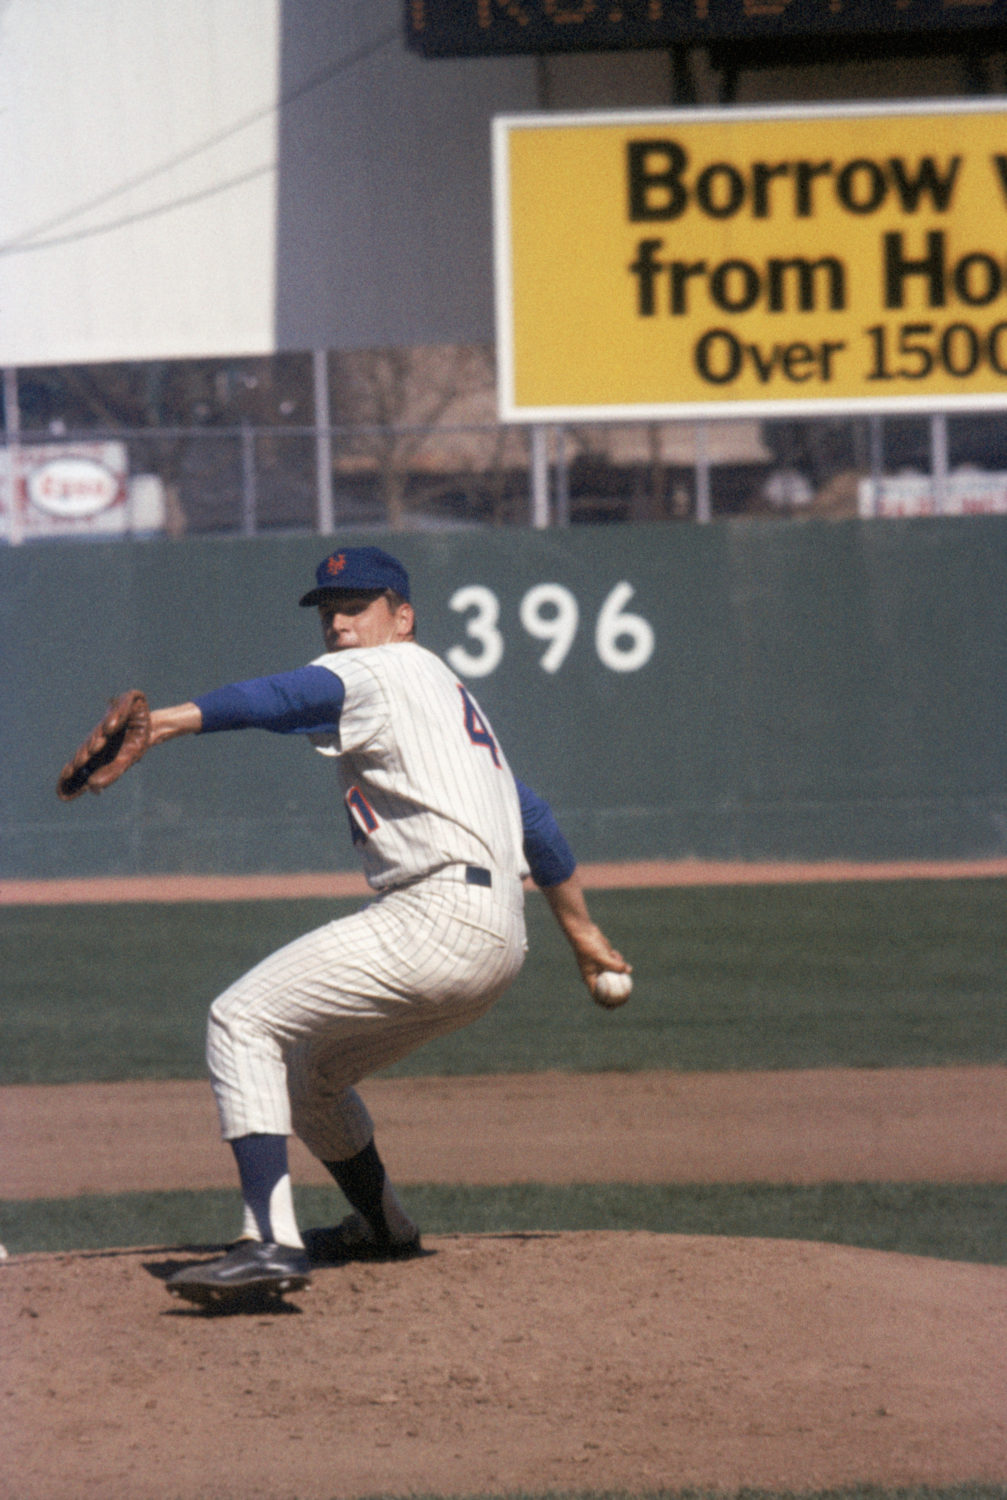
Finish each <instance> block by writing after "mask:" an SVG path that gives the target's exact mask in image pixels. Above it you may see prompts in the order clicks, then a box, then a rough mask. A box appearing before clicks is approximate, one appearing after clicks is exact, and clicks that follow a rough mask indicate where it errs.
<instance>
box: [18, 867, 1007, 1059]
mask: <svg viewBox="0 0 1007 1500" xmlns="http://www.w3.org/2000/svg"><path fill="white" fill-rule="evenodd" d="M590 899H591V906H592V910H593V911H594V913H595V914H596V916H597V917H598V919H599V921H600V922H601V923H602V925H603V926H604V927H605V929H606V930H607V931H608V932H609V933H610V935H611V937H612V939H613V941H614V942H615V943H616V945H617V946H618V947H620V948H621V949H622V950H623V951H624V952H625V953H626V955H627V956H628V957H629V958H630V959H631V960H632V962H633V964H634V966H635V980H636V987H635V992H634V995H633V999H632V1002H631V1003H630V1004H629V1005H628V1006H626V1007H625V1008H624V1009H622V1010H619V1011H615V1012H612V1013H605V1012H602V1011H600V1010H598V1009H597V1008H596V1007H595V1006H593V1005H591V1004H590V1002H589V1001H588V999H587V997H586V994H585V992H584V990H583V987H582V986H581V984H580V981H579V978H578V976H577V973H576V970H575V967H574V965H573V962H572V958H571V955H570V953H569V950H568V949H567V947H566V944H565V942H564V941H563V939H562V938H561V937H560V935H559V933H558V932H557V930H556V929H555V927H554V924H553V922H552V918H551V917H550V915H549V913H548V911H547V910H546V908H545V903H544V902H543V901H542V899H541V897H540V896H538V895H537V894H533V895H532V896H531V897H530V898H529V902H528V908H529V929H530V942H531V951H530V955H529V958H528V961H527V964H526V966H525V969H524V971H523V972H522V974H521V976H520V977H519V979H518V981H517V983H516V984H515V985H514V987H513V989H512V990H511V991H510V992H509V993H508V994H507V995H506V996H505V997H504V999H503V1000H502V1001H501V1002H500V1003H499V1004H498V1005H497V1006H496V1007H495V1008H494V1010H493V1011H492V1012H491V1013H490V1014H489V1015H488V1016H486V1017H484V1018H483V1019H482V1020H481V1021H478V1022H477V1023H476V1024H475V1025H474V1026H471V1027H468V1028H466V1029H465V1030H464V1031H461V1032H458V1033H456V1034H455V1035H453V1036H451V1037H447V1038H444V1039H442V1040H440V1041H437V1042H434V1043H431V1044H430V1045H428V1046H427V1047H425V1048H423V1049H422V1050H421V1051H420V1052H418V1053H416V1054H414V1055H413V1056H412V1057H411V1058H408V1059H406V1060H405V1061H404V1062H403V1063H401V1064H399V1065H398V1066H397V1067H396V1068H395V1069H394V1070H392V1071H394V1072H397V1073H400V1074H405V1073H412V1074H435V1073H450V1074H463V1073H491V1072H518V1071H526V1070H527V1071H533V1070H539V1069H547V1068H559V1069H566V1070H598V1069H624V1070H635V1069H640V1068H676V1069H684V1070H711V1069H713V1070H715V1069H724V1068H727V1069H732V1068H735V1069H736V1068H805V1067H829V1066H852V1067H882V1066H920V1065H924V1064H942V1063H963V1062H979V1063H1003V1062H1005V1061H1007V943H1004V941H1003V933H1004V930H1005V927H1007V881H1004V880H961V881H901V882H892V883H887V882H884V883H882V882H879V883H873V882H853V883H849V884H823V885H803V886H758V887H748V886H732V887H708V888H690V889H670V890H637V891H604V892H602V891H599V892H593V893H592V894H591V898H590ZM357 905H359V903H358V902H355V901H349V902H346V901H341V902H328V901H317V900H313V901H262V902H235V903H220V904H212V905H209V904H207V905H203V904H199V903H181V904H165V905H148V904H140V903H136V904H126V905H121V906H107V907H102V906H65V907H6V908H3V909H0V937H2V941H3V950H4V955H5V963H4V1005H3V1013H2V1016H3V1018H2V1027H3V1046H2V1050H0V1083H61V1082H71V1081H81V1080H113V1079H126V1078H169V1077H170V1078H187V1077H189V1078H191V1077H199V1076H202V1074H203V1071H204V1065H203V1029H204V1023H205V1017H206V1010H207V1007H208V1005H209V1003H210V1001H211V1000H212V999H213V997H214V995H215V994H217V993H218V992H219V990H221V989H222V988H223V987H224V986H225V985H226V984H227V983H228V982H229V981H230V980H231V979H233V978H235V977H236V976H238V975H239V974H241V973H242V972H243V971H244V970H245V969H246V968H248V967H249V966H250V965H251V964H253V963H254V962H256V961H257V960H258V959H259V958H261V957H263V956H264V955H265V954H267V953H269V952H270V951H271V950H272V949H273V948H275V947H277V946H279V945H280V944H281V943H283V942H286V941H289V940H290V939H291V938H293V937H296V936H297V935H299V934H300V933H301V932H303V931H305V930H307V929H308V928H309V927H312V926H317V925H318V924H320V923H321V922H324V921H326V920H328V919H330V918H331V917H332V916H333V915H337V916H338V915H341V914H342V913H344V912H346V911H348V910H352V909H354V908H355V907H356V906H357Z"/></svg>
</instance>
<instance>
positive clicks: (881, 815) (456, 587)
mask: <svg viewBox="0 0 1007 1500" xmlns="http://www.w3.org/2000/svg"><path fill="white" fill-rule="evenodd" d="M337 540H338V543H340V544H352V543H354V542H357V543H360V542H374V541H375V540H377V541H379V542H382V543H383V544H385V545H392V544H390V543H389V542H388V539H387V538H383V537H375V535H374V534H373V533H372V534H369V535H367V536H364V535H362V534H349V533H347V534H341V535H340V536H339V537H338V539H337ZM330 545H336V541H333V542H332V543H329V542H327V541H324V540H323V541H321V542H319V540H318V539H317V538H310V537H308V538H304V537H297V538H282V537H281V538H255V539H239V538H213V539H200V540H182V541H176V542H168V541H150V542H138V543H133V544H123V543H103V542H102V543H98V542H95V543H89V544H80V543H77V544H75V543H62V544H36V545H27V546H23V547H18V548H11V547H6V548H4V549H3V550H2V551H0V599H2V609H3V642H4V647H3V655H4V664H5V665H4V680H5V712H4V716H3V725H2V736H3V741H2V771H0V774H2V778H3V783H2V784H3V792H4V795H3V797H2V799H0V807H2V816H3V836H2V865H0V875H2V876H4V877H6V878H8V879H11V878H18V877H20V878H46V877H58V876H85V875H91V874H133V873H157V872H172V873H175V872H193V873H196V872H221V873H249V872H257V871H283V872H287V871H297V870H324V869H328V868H335V869H349V868H353V866H354V856H353V852H352V848H351V846H350V843H349V839H348V837H347V824H346V818H345V814H344V811H343V809H342V807H341V805H340V802H339V795H338V790H337V787H336V785H335V779H334V776H333V773H332V770H331V766H330V765H329V764H328V763H326V761H325V760H324V759H323V757H321V756H319V755H317V754H315V753H314V752H313V751H312V750H311V749H310V747H309V746H308V745H307V743H306V742H305V741H303V740H302V739H301V738H299V737H279V736H273V735H266V734H263V733H260V732H257V731H248V732H245V733H241V734H225V735H214V736H207V737H206V738H205V739H201V738H194V739H190V740H184V741H178V742H176V743H174V744H171V745H168V746H166V747H164V748H163V749H162V750H160V751H159V752H157V753H156V754H153V755H151V756H149V757H148V758H147V759H146V760H145V761H144V762H143V763H142V765H141V766H139V767H138V768H137V769H136V770H135V771H134V772H132V773H131V774H130V776H129V777H128V778H126V779H125V780H124V781H122V782H121V783H120V784H119V785H118V786H117V787H116V788H114V789H113V790H112V791H111V792H109V793H107V794H105V795H103V796H101V797H91V796H87V797H84V798H81V799H79V800H78V801H76V802H74V803H71V804H63V803H60V802H59V801H58V800H57V798H56V796H55V791H54V786H55V780H56V775H57V773H58V771H59V768H60V765H61V764H62V762H63V760H64V759H66V758H67V756H68V755H69V754H70V752H71V751H72V750H73V749H74V748H75V747H76V745H77V743H78V742H79V740H80V739H81V738H82V737H83V735H84V734H85V733H86V732H87V731H88V730H89V729H90V727H91V725H92V724H93V722H94V721H95V720H96V718H97V717H98V716H99V715H100V713H101V711H102V709H103V706H104V704H105V702H106V700H107V698H108V697H109V696H110V695H111V694H113V693H115V692H117V691H120V690H121V689H123V688H126V687H133V686H139V687H143V688H145V689H146V690H147V692H148V694H149V695H150V697H151V699H152V701H153V702H155V703H158V704H161V703H168V702H175V701H179V700H183V699H186V698H188V697H191V696H192V695H193V694H195V693H198V692H201V691H204V690H206V689H207V688H210V687H213V686H216V685H218V684H220V683H223V682H227V681H231V680H234V679H237V678H242V677H248V676H254V675H257V674H260V673H265V672H271V671H277V670H282V669H285V668H288V667H291V666H296V665H299V664H301V663H302V662H304V661H307V660H310V659H311V658H312V657H313V656H315V655H316V654H317V653H318V651H319V649H320V638H319V635H318V625H317V619H316V617H315V615H314V613H313V611H310V610H301V609H299V608H298V607H297V602H296V601H297V598H298V596H299V594H300V593H301V592H302V591H303V589H304V588H305V587H307V586H308V585H309V584H310V583H311V582H312V579H313V574H314V567H315V563H316V562H317V560H318V559H319V557H320V556H322V555H324V553H325V552H326V551H327V550H329V548H330ZM393 550H395V551H397V552H398V554H399V555H400V556H401V557H402V558H403V560H404V561H405V562H406V564H407V566H408V567H409V569H410V571H411V573H412V575H413V578H414V595H415V602H416V605H417V608H418V611H419V618H420V632H421V639H422V640H423V641H424V643H425V644H427V645H429V646H431V647H432V648H433V649H435V650H436V651H438V652H440V653H442V654H444V655H446V656H447V657H448V658H449V660H451V662H452V664H453V665H454V666H455V667H456V670H458V671H459V673H460V675H461V676H462V677H463V678H464V679H465V681H466V682H467V683H468V685H469V687H470V688H471V690H472V691H473V693H474V694H475V695H476V697H477V698H478V700H479V701H480V703H481V705H482V707H483V709H484V711H485V713H486V714H487V716H488V717H489V719H490V720H491V722H492V724H493V727H494V729H495V731H496V733H497V735H498V737H499V738H500V739H501V740H502V742H503V745H504V747H505V749H506V752H507V755H508V757H509V759H510V761H511V764H512V766H513V768H514V770H515V771H516V773H517V774H518V775H519V776H521V777H522V778H523V779H524V780H526V781H527V782H529V783H530V784H531V785H532V786H534V787H535V788H536V789H538V790H540V791H541V792H542V793H543V794H544V795H545V796H547V797H548V798H549V799H550V801H551V802H552V803H553V806H554V807H555V808H556V810H557V812H558V814H559V816H560V818H561V821H562V823H563V825H564V827H565V829H566V830H567V832H568V835H569V837H570V839H571V841H572V843H573V844H574V846H575V849H576V851H577V853H578V855H579V856H580V857H581V858H582V859H584V860H599V859H636V858H646V857H657V858H681V857H685V856H697V857H700V858H742V859H762V858H772V859H824V858H832V857H836V858H849V859H881V858H898V857H905V858H943V857H982V856H991V855H1002V854H1004V853H1005V852H1007V713H1005V688H1007V517H968V518H955V519H951V518H949V519H943V520H924V521H919V520H917V521H906V522H892V521H876V522H863V523H862V522H855V521H851V522H840V523H832V524H830V523H819V522H805V523H801V522H793V523H791V522H783V521H779V522H776V521H742V520H739V521H727V522H723V523H716V524H713V525H709V526H695V525H689V524H683V525H672V526H653V527H650V526H641V527H610V528H602V527H597V528H595V527H591V528H587V527H585V528H574V529H571V530H564V531H547V532H524V531H521V532H514V531H494V532H487V531H471V532H469V531H453V532H450V533H447V534H438V535H429V534H413V533H407V534H404V535H403V536H401V538H398V539H396V540H395V542H394V545H393Z"/></svg>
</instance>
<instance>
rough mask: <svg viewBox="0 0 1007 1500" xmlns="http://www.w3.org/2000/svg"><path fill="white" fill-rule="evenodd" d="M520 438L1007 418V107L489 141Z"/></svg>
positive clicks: (505, 396)
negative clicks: (560, 424)
mask: <svg viewBox="0 0 1007 1500" xmlns="http://www.w3.org/2000/svg"><path fill="white" fill-rule="evenodd" d="M493 174H494V233H495V256H496V300H497V349H498V359H499V377H498V380H499V403H500V414H501V417H502V418H503V419H504V420H505V421H522V420H524V421H550V420H556V421H559V420H572V419H577V420H591V419H597V420H602V419H605V418H618V417H626V416H630V417H676V416H693V417H695V416H704V415H708V416H717V415H722V416H727V415H737V414H741V413H747V414H749V415H753V416H754V415H781V416H782V415H786V414H788V413H791V414H792V413H800V414H803V415H809V414H811V412H812V411H813V410H816V411H823V412H826V411H843V412H849V411H856V410H858V409H870V410H875V411H886V410H908V409H912V410H948V409H951V408H954V407H956V406H959V407H961V406H968V407H991V406H1007V100H1005V99H998V100H989V99H985V100H981V101H967V102H963V101H958V100H947V101H927V102H926V103H913V104H900V105H898V106H890V107H889V106H880V105H872V106H854V105H846V106H841V107H834V108H830V109H826V108H821V109H819V108H815V107H810V106H808V107H805V106H802V107H800V108H797V107H787V108H784V109H772V110H769V109H759V110H755V109H751V110H747V109H719V110H668V111H660V112H655V111H647V112H634V113H632V114H590V115H548V116H542V115H523V116H506V117H500V118H498V119H496V120H495V121H494V123H493Z"/></svg>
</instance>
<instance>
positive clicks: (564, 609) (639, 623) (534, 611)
mask: <svg viewBox="0 0 1007 1500" xmlns="http://www.w3.org/2000/svg"><path fill="white" fill-rule="evenodd" d="M634 592H635V590H634V589H633V586H632V584H630V583H625V582H623V583H617V584H616V586H615V588H614V589H612V591H611V593H610V594H609V595H608V597H607V598H606V599H605V602H604V603H603V604H602V606H601V609H600V611H599V613H598V619H597V621H596V623H595V627H594V645H595V650H596V651H597V653H598V659H599V661H600V662H601V664H602V666H604V667H607V668H608V669H609V671H610V672H638V671H639V670H640V668H641V667H644V666H646V665H647V662H648V661H649V660H650V658H651V656H652V655H653V653H654V631H653V628H652V627H651V625H650V624H649V622H648V621H647V620H645V619H644V618H643V616H642V615H637V614H632V613H630V612H629V611H628V610H627V609H626V605H627V604H628V603H629V601H630V600H631V599H632V597H633V594H634ZM448 605H449V607H450V608H451V609H453V610H456V611H457V612H458V613H459V614H465V615H467V619H466V621H465V633H466V635H467V636H468V638H469V641H470V642H471V643H472V645H473V646H474V647H475V648H477V649H475V650H472V649H469V648H468V647H466V646H452V647H451V649H450V650H449V651H448V653H447V659H448V661H449V662H450V663H451V665H452V667H453V668H454V669H455V671H456V672H458V673H459V674H460V675H461V676H463V677H488V676H489V675H490V673H491V672H494V671H496V668H497V667H498V666H499V665H500V661H501V659H502V657H503V654H504V638H503V635H502V634H501V632H500V628H499V621H500V601H499V599H498V598H497V596H496V594H495V593H494V592H493V590H492V589H488V588H486V587H485V586H484V585H483V584H479V583H471V584H467V585H466V586H465V587H464V588H460V589H457V590H456V592H455V593H454V594H452V596H451V598H450V599H449V600H448ZM518 618H519V619H520V621H521V624H522V625H523V626H524V628H525V630H526V631H527V632H528V634H529V635H530V636H534V638H535V639H536V640H537V641H545V642H547V643H548V644H547V646H546V649H545V651H544V652H543V653H542V656H541V658H540V659H539V665H540V666H541V668H542V670H543V672H558V671H559V669H560V667H561V666H562V665H563V663H564V661H565V660H566V658H567V655H568V653H569V651H570V647H571V646H572V645H573V642H574V638H575V636H576V634H577V628H578V625H579V623H580V608H579V606H578V604H577V600H576V599H575V598H574V596H573V594H572V593H571V592H570V590H569V589H568V588H565V587H564V586H563V584H561V583H538V584H536V585H535V587H534V588H531V589H529V590H528V592H527V593H526V594H525V596H524V598H523V599H522V600H521V603H520V605H519V607H518Z"/></svg>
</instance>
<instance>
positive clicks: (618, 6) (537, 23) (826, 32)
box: [405, 0, 1007, 60]
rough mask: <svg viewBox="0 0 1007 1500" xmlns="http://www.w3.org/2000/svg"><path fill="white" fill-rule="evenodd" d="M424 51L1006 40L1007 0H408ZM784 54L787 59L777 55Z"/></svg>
mask: <svg viewBox="0 0 1007 1500" xmlns="http://www.w3.org/2000/svg"><path fill="white" fill-rule="evenodd" d="M405 17H406V39H407V42H408V44H409V46H410V47H411V48H413V49H414V50H415V51H417V52H419V53H421V54H422V55H423V56H424V57H431V58H436V57H490V56H511V55H516V54H520V53H547V52H601V51H605V52H607V51H616V50H620V49H624V48H652V49H670V48H675V47H681V46H688V45H693V44H702V43H706V44H710V45H714V46H716V45H717V44H721V45H727V46H732V45H733V46H739V45H740V46H746V45H747V46H753V47H756V48H764V47H765V46H767V45H770V46H771V45H772V43H773V42H774V41H777V40H778V41H781V42H791V43H793V44H795V45H797V46H799V47H800V46H802V45H804V46H807V45H809V44H810V45H815V44H817V45H820V46H821V45H826V46H836V45H837V44H839V45H841V44H842V43H843V42H844V41H845V42H846V44H847V45H857V44H858V43H859V44H860V45H866V44H867V43H868V41H869V39H873V41H874V42H877V43H879V44H880V45H881V46H882V48H886V47H890V48H892V49H897V48H906V47H909V48H913V49H914V50H916V49H917V48H918V49H920V50H923V49H924V48H926V50H934V48H935V47H936V48H939V46H940V43H941V40H942V39H945V40H946V42H947V44H948V46H949V48H950V49H951V50H955V51H958V50H961V49H963V48H975V47H983V46H987V47H988V46H993V47H997V48H999V47H1003V46H1004V45H1007V0H406V4H405ZM778 60H782V59H778Z"/></svg>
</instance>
